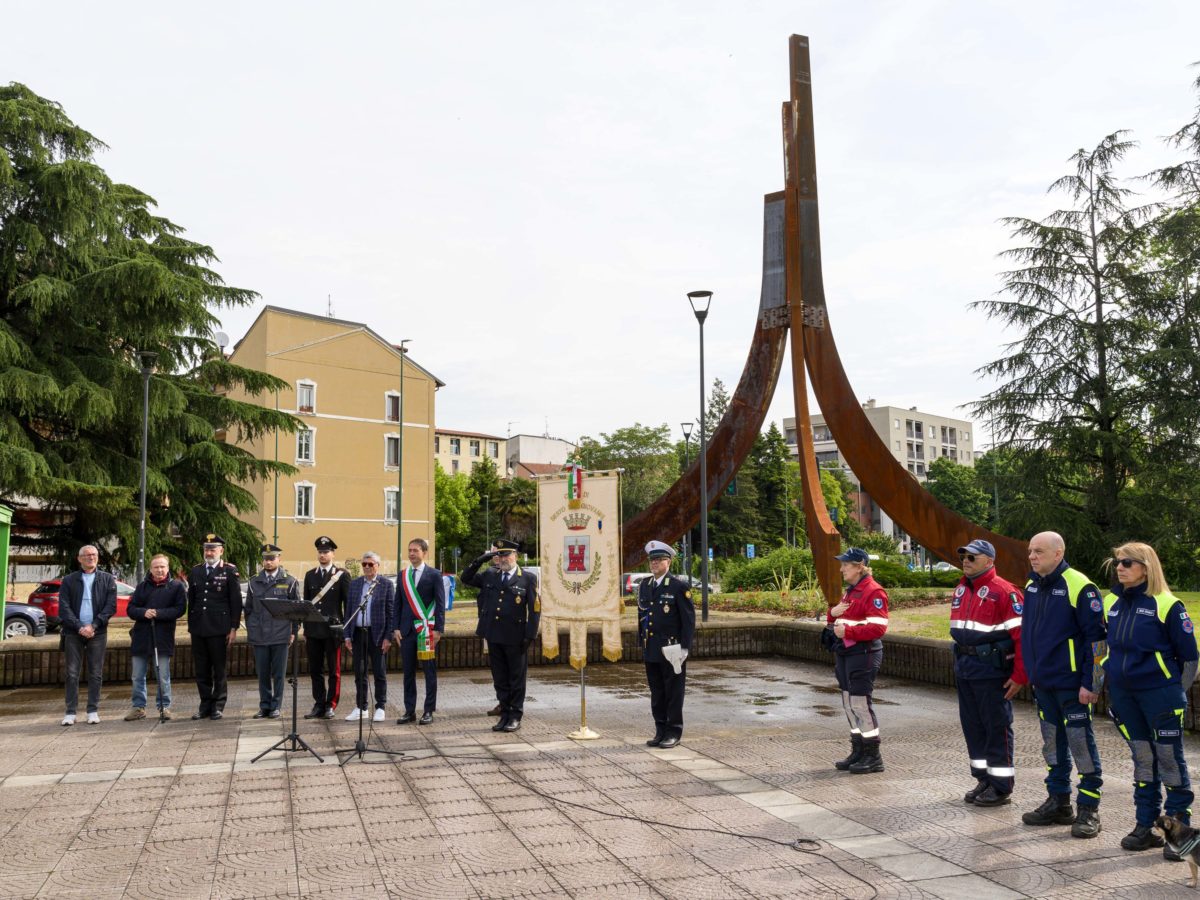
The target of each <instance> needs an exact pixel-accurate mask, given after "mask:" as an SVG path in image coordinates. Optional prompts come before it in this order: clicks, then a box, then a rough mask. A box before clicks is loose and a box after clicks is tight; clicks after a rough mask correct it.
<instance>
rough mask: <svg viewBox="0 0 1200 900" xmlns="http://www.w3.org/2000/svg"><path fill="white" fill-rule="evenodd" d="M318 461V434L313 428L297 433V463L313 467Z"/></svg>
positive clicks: (303, 429) (302, 429)
mask: <svg viewBox="0 0 1200 900" xmlns="http://www.w3.org/2000/svg"><path fill="white" fill-rule="evenodd" d="M316 461H317V433H316V430H315V429H313V428H301V429H300V430H299V431H297V432H296V462H298V463H300V464H302V465H310V466H311V465H312V464H313V463H315V462H316Z"/></svg>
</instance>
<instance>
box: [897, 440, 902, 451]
mask: <svg viewBox="0 0 1200 900" xmlns="http://www.w3.org/2000/svg"><path fill="white" fill-rule="evenodd" d="M902 449H903V448H902V447H901V446H900V442H899V441H896V451H897V452H899V451H900V450H902Z"/></svg>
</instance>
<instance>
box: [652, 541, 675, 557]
mask: <svg viewBox="0 0 1200 900" xmlns="http://www.w3.org/2000/svg"><path fill="white" fill-rule="evenodd" d="M646 556H648V557H649V558H650V559H674V558H675V548H674V547H672V546H671V545H670V544H664V543H663V542H662V541H651V542H650V543H648V544H647V545H646Z"/></svg>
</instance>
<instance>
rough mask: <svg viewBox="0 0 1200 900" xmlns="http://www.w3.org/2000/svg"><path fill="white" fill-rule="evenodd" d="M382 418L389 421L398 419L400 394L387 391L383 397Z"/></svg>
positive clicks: (397, 420)
mask: <svg viewBox="0 0 1200 900" xmlns="http://www.w3.org/2000/svg"><path fill="white" fill-rule="evenodd" d="M383 406H384V418H385V419H387V420H388V421H389V422H399V421H400V395H399V394H397V393H395V392H394V391H388V392H387V394H385V395H384V398H383Z"/></svg>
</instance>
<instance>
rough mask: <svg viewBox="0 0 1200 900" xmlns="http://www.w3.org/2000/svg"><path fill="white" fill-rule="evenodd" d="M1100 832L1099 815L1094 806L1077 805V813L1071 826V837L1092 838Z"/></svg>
mask: <svg viewBox="0 0 1200 900" xmlns="http://www.w3.org/2000/svg"><path fill="white" fill-rule="evenodd" d="M1099 833H1100V815H1099V814H1098V812H1097V811H1096V807H1094V806H1081V807H1079V815H1077V816H1076V817H1075V824H1074V825H1072V826H1071V837H1077V838H1094V837H1095V836H1096V835H1098V834H1099Z"/></svg>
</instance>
